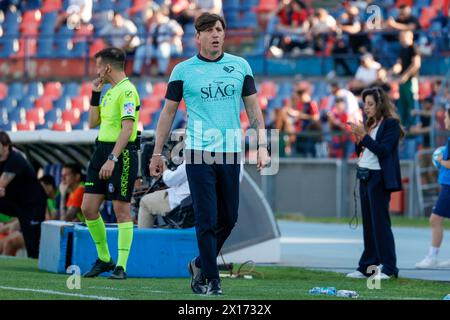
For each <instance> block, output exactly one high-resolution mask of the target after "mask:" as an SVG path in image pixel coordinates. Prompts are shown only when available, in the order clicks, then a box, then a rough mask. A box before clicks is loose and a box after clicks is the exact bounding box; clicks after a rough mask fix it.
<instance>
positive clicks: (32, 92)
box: [27, 81, 44, 98]
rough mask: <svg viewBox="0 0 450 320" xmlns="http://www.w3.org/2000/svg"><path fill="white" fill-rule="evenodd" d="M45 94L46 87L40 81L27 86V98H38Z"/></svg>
mask: <svg viewBox="0 0 450 320" xmlns="http://www.w3.org/2000/svg"><path fill="white" fill-rule="evenodd" d="M43 93H44V85H43V84H42V82H40V81H34V82H30V83H29V84H28V86H27V96H30V97H33V98H37V97H39V96H42V94H43Z"/></svg>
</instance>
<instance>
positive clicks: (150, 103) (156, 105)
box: [141, 96, 164, 112]
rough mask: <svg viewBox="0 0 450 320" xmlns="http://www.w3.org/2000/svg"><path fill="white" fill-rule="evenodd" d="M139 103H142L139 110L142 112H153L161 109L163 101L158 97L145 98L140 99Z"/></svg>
mask: <svg viewBox="0 0 450 320" xmlns="http://www.w3.org/2000/svg"><path fill="white" fill-rule="evenodd" d="M141 101H142V105H141V107H142V108H141V109H143V110H144V109H145V110H147V109H150V110H152V111H153V112H154V111H157V110H159V109H161V107H162V104H163V101H164V100H162V99H161V97H159V96H156V97H155V96H149V97H147V98H144V99H141Z"/></svg>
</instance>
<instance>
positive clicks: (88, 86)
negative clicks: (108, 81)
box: [80, 81, 92, 96]
mask: <svg viewBox="0 0 450 320" xmlns="http://www.w3.org/2000/svg"><path fill="white" fill-rule="evenodd" d="M91 94H92V83H91V82H90V81H85V82H83V83H82V84H81V87H80V95H81V96H90V95H91Z"/></svg>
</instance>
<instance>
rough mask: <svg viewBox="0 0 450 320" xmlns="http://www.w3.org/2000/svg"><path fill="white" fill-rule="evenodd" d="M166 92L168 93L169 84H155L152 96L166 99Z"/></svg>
mask: <svg viewBox="0 0 450 320" xmlns="http://www.w3.org/2000/svg"><path fill="white" fill-rule="evenodd" d="M166 91H167V82H158V83H155V85H154V86H153V93H152V96H153V97H160V98H161V99H164V97H165V96H166Z"/></svg>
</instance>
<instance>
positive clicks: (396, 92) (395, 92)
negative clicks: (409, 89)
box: [389, 81, 400, 100]
mask: <svg viewBox="0 0 450 320" xmlns="http://www.w3.org/2000/svg"><path fill="white" fill-rule="evenodd" d="M390 85H391V91H389V98H390V99H391V100H398V99H399V98H400V89H399V85H398V82H395V81H392V82H391V83H390Z"/></svg>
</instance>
